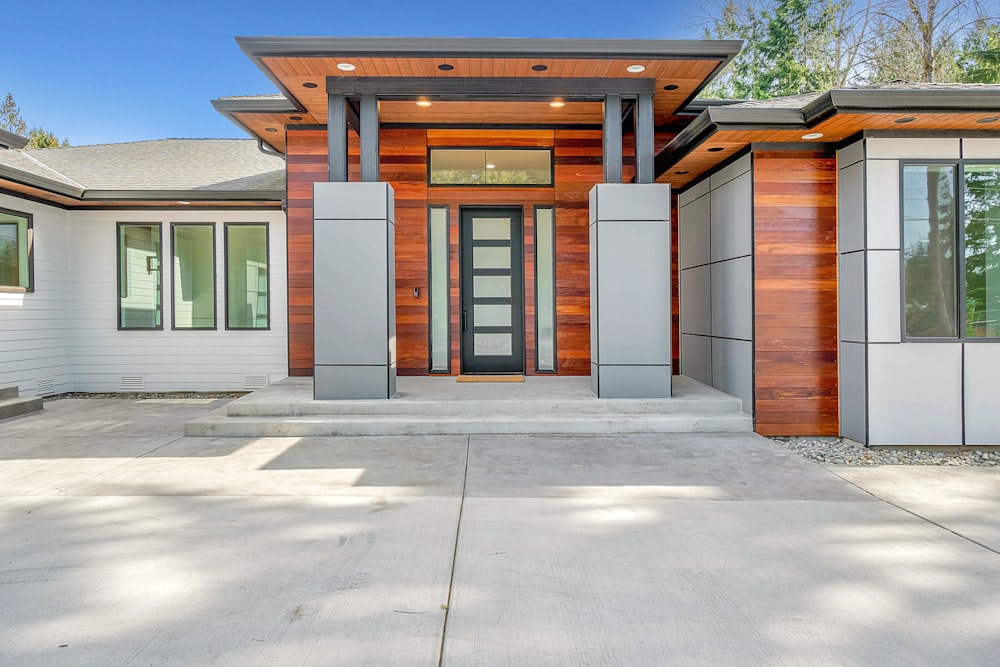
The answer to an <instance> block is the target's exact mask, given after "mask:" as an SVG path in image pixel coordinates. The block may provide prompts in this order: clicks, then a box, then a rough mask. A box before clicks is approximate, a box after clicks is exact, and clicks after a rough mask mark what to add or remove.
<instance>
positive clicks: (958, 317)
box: [898, 158, 1000, 343]
mask: <svg viewBox="0 0 1000 667" xmlns="http://www.w3.org/2000/svg"><path fill="white" fill-rule="evenodd" d="M966 165H995V166H996V167H997V168H998V169H1000V159H998V158H929V159H919V158H907V159H901V160H899V172H898V174H899V176H898V178H899V288H900V300H899V331H900V340H902V341H903V342H904V343H997V342H1000V336H992V337H986V336H969V335H968V334H967V326H966V323H965V319H966V302H965V299H966V286H965V283H966V276H965V245H966V239H965V222H966V221H965V196H966V192H965V166H966ZM908 166H918V167H919V166H925V167H926V166H953V167H955V183H954V188H955V238H954V239H953V241H954V248H955V276H954V278H955V288H956V291H955V302H956V303H955V322H956V331H957V334H958V335H956V336H933V337H932V336H926V337H924V336H910V335H908V334H907V331H906V258H905V255H904V246H903V242H904V234H905V217H904V213H905V212H904V206H905V192H904V189H903V183H904V181H903V179H904V174H905V169H906V167H908Z"/></svg>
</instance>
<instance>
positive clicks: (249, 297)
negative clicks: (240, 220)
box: [226, 225, 270, 329]
mask: <svg viewBox="0 0 1000 667" xmlns="http://www.w3.org/2000/svg"><path fill="white" fill-rule="evenodd" d="M269 324H270V322H269V320H268V273H267V225H226V326H227V327H228V328H230V329H267V328H268V326H269Z"/></svg>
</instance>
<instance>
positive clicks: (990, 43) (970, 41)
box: [955, 19, 1000, 83]
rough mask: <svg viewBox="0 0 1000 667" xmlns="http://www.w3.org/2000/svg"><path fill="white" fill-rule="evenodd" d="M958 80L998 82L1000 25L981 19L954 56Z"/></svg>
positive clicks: (963, 81) (999, 75) (999, 72)
mask: <svg viewBox="0 0 1000 667" xmlns="http://www.w3.org/2000/svg"><path fill="white" fill-rule="evenodd" d="M955 66H956V68H957V70H958V76H957V79H958V81H961V82H962V83H1000V25H997V24H996V23H994V22H992V21H987V20H985V19H981V20H979V21H976V24H975V27H974V28H973V29H972V30H971V31H970V32H969V34H968V35H967V36H966V38H965V41H964V42H962V48H961V50H959V52H958V53H957V55H956V57H955Z"/></svg>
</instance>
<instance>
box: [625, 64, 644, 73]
mask: <svg viewBox="0 0 1000 667" xmlns="http://www.w3.org/2000/svg"><path fill="white" fill-rule="evenodd" d="M625 70H626V71H628V72H632V74H638V73H639V72H645V71H646V66H645V65H629V66H628V67H626V68H625Z"/></svg>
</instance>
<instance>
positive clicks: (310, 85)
mask: <svg viewBox="0 0 1000 667" xmlns="http://www.w3.org/2000/svg"><path fill="white" fill-rule="evenodd" d="M302 87H303V88H318V87H319V84H318V83H313V82H312V81H306V82H305V83H303V84H302Z"/></svg>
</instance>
